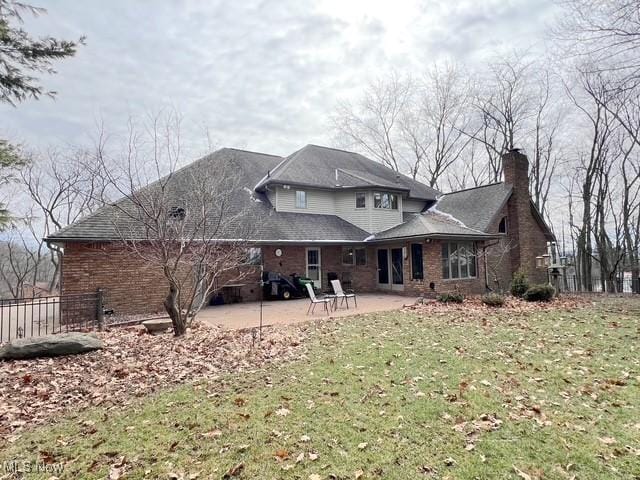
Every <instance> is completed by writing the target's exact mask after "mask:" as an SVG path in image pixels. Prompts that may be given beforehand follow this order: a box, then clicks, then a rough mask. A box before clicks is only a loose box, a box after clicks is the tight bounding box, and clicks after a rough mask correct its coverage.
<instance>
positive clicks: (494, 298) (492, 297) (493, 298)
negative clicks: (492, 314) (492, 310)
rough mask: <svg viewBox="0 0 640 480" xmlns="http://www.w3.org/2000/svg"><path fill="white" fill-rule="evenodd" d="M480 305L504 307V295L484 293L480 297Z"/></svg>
mask: <svg viewBox="0 0 640 480" xmlns="http://www.w3.org/2000/svg"><path fill="white" fill-rule="evenodd" d="M482 303H484V304H485V305H489V306H490V307H501V306H503V305H504V295H501V294H499V293H495V292H491V293H485V294H484V295H483V296H482Z"/></svg>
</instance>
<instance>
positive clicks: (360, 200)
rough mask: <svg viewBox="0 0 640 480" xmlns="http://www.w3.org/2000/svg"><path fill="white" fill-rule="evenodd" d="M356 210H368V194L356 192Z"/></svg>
mask: <svg viewBox="0 0 640 480" xmlns="http://www.w3.org/2000/svg"><path fill="white" fill-rule="evenodd" d="M356 208H367V194H366V192H356Z"/></svg>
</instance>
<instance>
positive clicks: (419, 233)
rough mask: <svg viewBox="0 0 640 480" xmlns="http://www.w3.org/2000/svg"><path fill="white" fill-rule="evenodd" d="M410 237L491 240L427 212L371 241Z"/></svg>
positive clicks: (414, 216)
mask: <svg viewBox="0 0 640 480" xmlns="http://www.w3.org/2000/svg"><path fill="white" fill-rule="evenodd" d="M409 237H434V238H438V237H465V238H490V237H491V236H490V235H487V234H486V233H484V232H481V231H479V230H474V229H472V228H468V227H466V226H464V225H462V224H461V223H460V222H459V221H457V220H456V219H454V218H452V217H450V216H449V215H447V214H443V213H439V212H434V211H426V212H423V213H415V214H413V215H412V216H410V217H409V218H408V219H407V220H406V221H405V222H404V223H401V224H400V225H396V226H395V227H391V228H390V229H388V230H385V231H384V232H380V233H376V234H375V235H374V237H373V238H372V239H371V240H376V241H380V240H390V239H394V238H409Z"/></svg>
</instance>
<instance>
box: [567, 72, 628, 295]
mask: <svg viewBox="0 0 640 480" xmlns="http://www.w3.org/2000/svg"><path fill="white" fill-rule="evenodd" d="M579 81H580V85H581V89H580V92H581V96H580V97H578V96H576V95H574V93H573V92H572V91H571V90H570V89H569V88H568V89H567V93H568V95H569V96H570V98H571V99H572V100H573V102H574V104H575V106H576V107H577V108H578V110H579V111H580V112H582V114H583V118H585V119H586V120H587V124H588V126H589V136H590V137H589V138H590V144H589V146H588V151H587V152H581V153H580V155H579V164H578V168H577V169H576V170H575V173H574V175H575V176H576V182H577V183H578V184H579V185H580V188H579V195H580V199H581V207H582V221H581V224H580V226H579V231H578V235H577V241H576V248H577V252H576V261H577V265H576V266H577V269H578V271H579V275H580V276H581V284H582V285H583V287H584V288H586V289H588V290H592V272H593V270H592V260H593V259H594V258H595V259H596V260H598V261H599V260H600V259H599V258H598V257H596V256H595V255H594V250H593V247H594V245H593V242H594V240H595V241H597V242H598V244H599V246H600V250H603V251H606V250H607V248H609V246H608V239H607V238H606V232H607V230H606V220H605V217H606V213H607V212H606V200H607V198H608V197H607V195H608V190H607V176H608V175H609V172H610V171H611V168H612V167H611V166H612V162H613V161H614V158H615V154H614V153H613V152H612V151H611V148H612V145H613V141H614V139H615V134H616V130H617V128H618V125H617V123H616V122H615V120H614V118H613V116H612V115H611V114H609V111H608V109H607V108H605V107H604V104H605V103H608V102H609V100H610V95H609V92H608V89H607V86H606V82H604V81H603V80H602V77H601V76H600V75H599V74H593V75H592V74H582V75H581V76H580V77H579ZM594 233H595V238H594ZM598 253H599V254H602V253H603V252H602V251H601V252H598ZM605 266H606V265H605Z"/></svg>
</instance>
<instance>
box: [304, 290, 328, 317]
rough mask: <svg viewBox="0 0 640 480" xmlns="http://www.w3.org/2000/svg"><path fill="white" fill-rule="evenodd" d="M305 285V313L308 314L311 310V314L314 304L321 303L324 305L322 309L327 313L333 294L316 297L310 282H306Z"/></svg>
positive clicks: (314, 307)
mask: <svg viewBox="0 0 640 480" xmlns="http://www.w3.org/2000/svg"><path fill="white" fill-rule="evenodd" d="M305 287H307V292H309V300H310V303H309V308H307V315H309V311H311V313H312V314H313V312H314V310H315V309H316V305H317V304H319V303H321V304H322V306H323V307H324V311H325V312H326V313H327V315H328V314H329V308H330V307H331V302H333V301H334V298H333V296H331V297H325V296H323V297H320V298H318V297H316V292H315V291H314V290H313V285H312V284H311V283H307V284H306V285H305Z"/></svg>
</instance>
